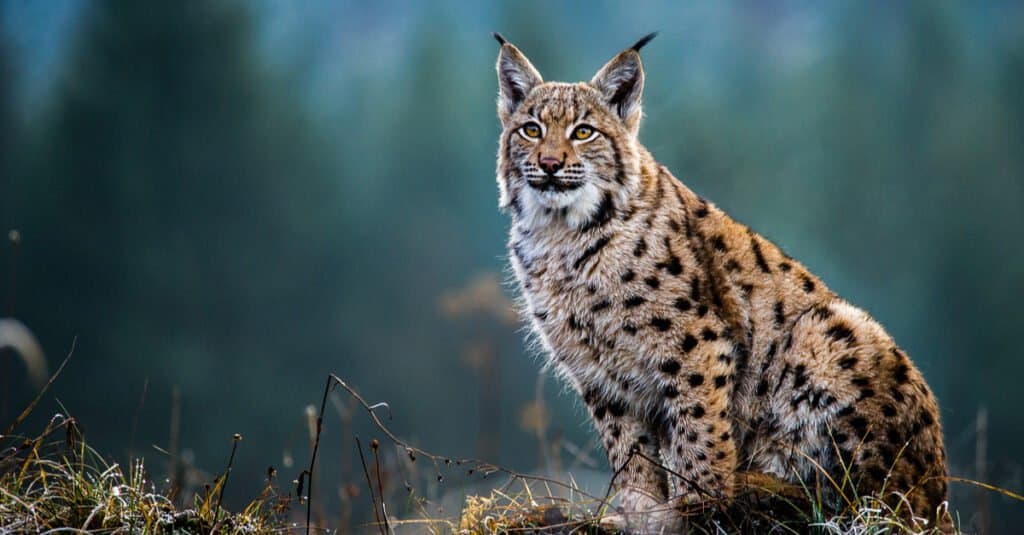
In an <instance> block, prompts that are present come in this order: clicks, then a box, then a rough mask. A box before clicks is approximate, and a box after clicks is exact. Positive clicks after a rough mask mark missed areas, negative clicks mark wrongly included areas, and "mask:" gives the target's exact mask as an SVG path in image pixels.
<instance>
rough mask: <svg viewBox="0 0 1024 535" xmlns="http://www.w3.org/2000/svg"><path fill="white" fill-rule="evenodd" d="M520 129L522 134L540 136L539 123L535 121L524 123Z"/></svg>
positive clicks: (533, 136)
mask: <svg viewBox="0 0 1024 535" xmlns="http://www.w3.org/2000/svg"><path fill="white" fill-rule="evenodd" d="M520 130H522V132H523V135H524V136H526V137H532V138H538V137H540V125H539V124H537V123H526V124H525V125H523V127H522V128H521V129H520Z"/></svg>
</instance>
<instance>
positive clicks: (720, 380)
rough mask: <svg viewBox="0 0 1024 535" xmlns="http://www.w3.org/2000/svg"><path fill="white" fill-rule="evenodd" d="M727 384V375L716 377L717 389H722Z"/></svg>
mask: <svg viewBox="0 0 1024 535" xmlns="http://www.w3.org/2000/svg"><path fill="white" fill-rule="evenodd" d="M727 382H729V378H728V377H727V376H725V375H716V376H715V388H722V387H723V386H725V384H726V383H727Z"/></svg>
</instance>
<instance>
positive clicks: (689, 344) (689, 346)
mask: <svg viewBox="0 0 1024 535" xmlns="http://www.w3.org/2000/svg"><path fill="white" fill-rule="evenodd" d="M695 347H697V339H696V338H694V336H693V335H692V334H689V333H688V334H687V335H686V336H685V337H684V338H683V351H685V352H687V353H689V352H690V351H692V350H693V348H695Z"/></svg>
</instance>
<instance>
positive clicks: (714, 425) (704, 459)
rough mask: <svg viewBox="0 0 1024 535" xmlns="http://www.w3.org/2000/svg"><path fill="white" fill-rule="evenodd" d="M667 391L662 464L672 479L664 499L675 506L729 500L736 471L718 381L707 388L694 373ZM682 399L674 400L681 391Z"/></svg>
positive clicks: (729, 426)
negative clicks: (666, 496)
mask: <svg viewBox="0 0 1024 535" xmlns="http://www.w3.org/2000/svg"><path fill="white" fill-rule="evenodd" d="M680 379H681V382H682V383H683V384H682V385H680V387H678V388H668V389H667V390H666V392H667V394H669V399H667V400H666V401H667V405H668V407H667V408H666V429H665V435H666V436H665V437H664V439H663V443H662V450H661V459H662V461H663V462H664V463H665V465H666V466H667V467H668V468H670V469H671V470H672V471H673V472H675V474H669V475H668V482H669V497H670V500H671V501H673V502H675V503H689V504H692V503H705V502H711V501H717V500H723V499H728V498H730V497H731V494H732V484H733V478H734V474H735V471H736V445H735V443H734V442H733V439H732V423H731V421H730V420H729V418H728V416H727V405H728V399H729V398H728V396H727V395H723V394H725V393H724V392H723V391H724V390H727V388H724V386H721V385H720V383H721V381H717V382H716V381H712V382H711V384H706V383H708V381H705V380H704V378H703V376H702V375H701V374H699V373H693V374H691V375H689V376H685V377H681V378H680ZM684 385H685V388H687V393H686V395H682V394H679V391H680V389H681V388H683V386H684Z"/></svg>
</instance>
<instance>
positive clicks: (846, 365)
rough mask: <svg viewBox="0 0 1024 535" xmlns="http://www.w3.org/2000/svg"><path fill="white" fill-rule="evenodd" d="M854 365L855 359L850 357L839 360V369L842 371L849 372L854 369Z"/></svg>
mask: <svg viewBox="0 0 1024 535" xmlns="http://www.w3.org/2000/svg"><path fill="white" fill-rule="evenodd" d="M856 365H857V357H852V356H851V357H843V358H841V359H839V367H840V368H842V369H844V370H849V369H850V368H852V367H854V366H856Z"/></svg>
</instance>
